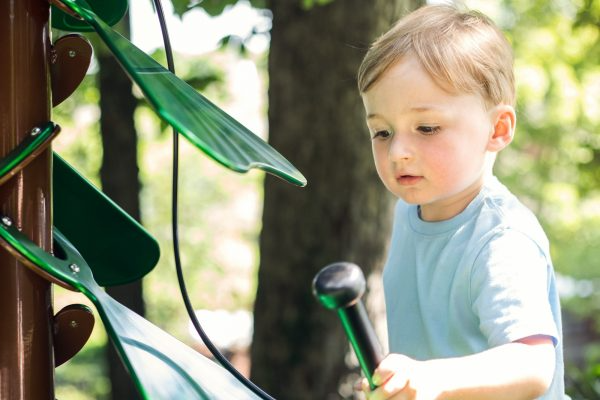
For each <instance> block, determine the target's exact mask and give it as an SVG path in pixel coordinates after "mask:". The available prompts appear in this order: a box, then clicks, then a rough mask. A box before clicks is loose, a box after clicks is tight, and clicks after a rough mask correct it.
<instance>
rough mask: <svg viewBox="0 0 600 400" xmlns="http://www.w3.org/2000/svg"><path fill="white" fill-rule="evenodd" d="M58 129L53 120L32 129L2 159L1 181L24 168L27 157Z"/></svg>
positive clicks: (0, 167)
mask: <svg viewBox="0 0 600 400" xmlns="http://www.w3.org/2000/svg"><path fill="white" fill-rule="evenodd" d="M58 130H59V128H58V126H57V125H55V124H54V123H52V122H48V123H46V124H45V125H43V126H41V127H35V128H34V129H32V130H31V132H30V134H29V136H27V137H26V138H25V140H23V141H22V142H21V143H19V144H18V145H17V146H16V147H15V148H14V149H13V150H11V151H10V152H9V153H8V154H7V155H6V156H5V157H3V158H2V159H1V160H0V182H1V181H4V180H5V179H7V178H8V177H9V176H10V175H12V174H14V173H15V172H16V171H18V170H19V169H20V168H22V167H23V165H24V164H25V163H26V162H27V159H28V158H29V157H30V156H32V155H33V154H34V153H35V152H36V151H38V150H40V149H41V148H42V145H44V144H45V143H46V141H47V140H49V139H50V138H51V137H52V136H53V134H54V133H58Z"/></svg>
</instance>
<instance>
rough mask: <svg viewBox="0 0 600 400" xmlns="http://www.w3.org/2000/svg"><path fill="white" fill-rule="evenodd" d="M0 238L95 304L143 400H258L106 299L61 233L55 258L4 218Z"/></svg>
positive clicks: (221, 371)
mask: <svg viewBox="0 0 600 400" xmlns="http://www.w3.org/2000/svg"><path fill="white" fill-rule="evenodd" d="M0 237H1V239H2V241H3V242H4V243H3V245H8V248H9V250H10V251H11V252H12V253H14V254H15V255H17V256H18V257H20V258H21V259H22V261H23V262H24V263H25V264H26V265H28V266H29V267H31V268H33V269H34V270H36V269H38V268H39V269H41V270H42V271H43V272H44V273H47V274H50V275H52V276H53V277H55V278H56V279H58V280H60V281H62V282H66V283H67V284H69V285H71V286H72V287H73V288H76V289H77V290H79V291H80V292H81V293H83V294H84V295H85V296H87V297H88V298H89V299H90V300H91V301H92V303H94V305H95V306H96V309H97V310H98V313H99V315H100V317H101V319H102V322H103V323H104V326H105V327H106V331H107V332H108V334H109V337H110V339H111V340H112V342H113V344H114V345H115V347H116V349H117V351H118V352H119V353H120V355H121V357H122V359H123V361H124V363H125V365H126V367H127V368H128V369H129V372H130V374H131V376H132V378H133V380H134V382H135V383H136V385H137V387H138V389H139V391H140V393H141V394H142V397H143V398H144V399H152V400H162V399H164V400H172V399H190V400H193V399H227V400H229V399H238V400H244V399H253V400H256V399H258V397H257V396H256V395H255V394H253V393H252V392H250V391H249V390H248V389H247V388H246V387H245V386H243V385H242V384H241V383H240V382H238V381H237V380H236V379H235V378H234V377H233V376H232V375H230V374H229V373H228V372H227V371H226V370H225V369H223V368H222V367H220V366H219V365H217V364H216V363H214V362H212V361H210V360H208V359H207V358H205V357H204V356H202V355H201V354H199V353H198V352H196V351H195V350H193V349H191V348H190V347H188V346H186V345H184V344H183V343H181V342H180V341H178V340H177V339H175V338H174V337H172V336H170V335H169V334H167V333H165V332H164V331H162V330H161V329H159V328H158V327H156V326H154V325H153V324H151V323H150V322H148V321H147V320H145V319H144V318H142V317H140V316H139V315H137V314H136V313H134V312H133V311H131V310H129V309H128V308H126V307H125V306H123V305H122V304H120V303H118V302H117V301H116V300H114V299H113V298H112V297H110V296H109V295H108V294H106V292H105V291H104V290H102V288H101V287H100V286H98V284H97V283H96V281H95V280H94V277H93V275H92V271H91V270H90V267H89V266H88V264H87V263H86V261H85V260H84V259H83V257H82V256H81V255H80V254H79V253H78V252H77V250H76V249H75V248H74V247H73V245H72V244H71V243H69V241H68V240H67V239H66V237H65V236H64V235H63V234H61V233H60V231H58V230H57V229H55V230H54V254H55V255H56V257H54V256H52V255H50V254H48V253H47V252H45V251H44V250H43V249H41V248H40V247H38V246H37V245H36V244H35V243H33V242H32V241H31V240H29V238H27V237H26V236H25V235H23V234H22V233H21V232H20V231H19V230H18V229H17V228H16V227H15V226H14V225H13V224H6V222H5V220H4V219H3V223H2V224H0Z"/></svg>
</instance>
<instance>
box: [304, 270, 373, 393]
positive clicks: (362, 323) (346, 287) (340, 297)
mask: <svg viewBox="0 0 600 400" xmlns="http://www.w3.org/2000/svg"><path fill="white" fill-rule="evenodd" d="M365 288H366V284H365V277H364V275H363V273H362V271H361V269H360V268H359V267H358V266H357V265H355V264H352V263H348V262H339V263H335V264H330V265H328V266H326V267H325V268H323V269H322V270H321V271H320V272H319V273H318V274H317V275H316V276H315V279H314V280H313V293H314V294H315V296H316V297H317V299H318V300H319V302H320V303H321V304H322V305H323V306H324V307H326V308H329V309H332V310H336V311H337V313H338V316H339V317H340V320H341V321H342V326H343V327H344V331H345V332H346V336H347V337H348V340H349V341H350V344H351V345H352V348H353V349H354V353H355V354H356V358H358V362H359V364H360V367H361V369H362V370H363V373H364V374H365V376H366V378H367V380H368V381H369V385H370V386H371V389H375V387H376V386H375V385H374V384H373V371H375V368H377V366H378V365H379V363H380V362H381V360H382V359H383V353H382V350H381V345H380V344H379V340H378V339H377V335H376V334H375V330H374V329H373V325H372V324H371V321H370V320H369V317H368V315H367V312H366V310H365V306H364V304H363V302H362V301H361V297H362V295H363V293H364V292H365Z"/></svg>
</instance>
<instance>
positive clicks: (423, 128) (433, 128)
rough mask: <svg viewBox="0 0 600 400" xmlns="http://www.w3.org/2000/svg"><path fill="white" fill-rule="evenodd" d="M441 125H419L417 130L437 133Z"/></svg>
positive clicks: (431, 133)
mask: <svg viewBox="0 0 600 400" xmlns="http://www.w3.org/2000/svg"><path fill="white" fill-rule="evenodd" d="M440 129H441V128H440V127H439V126H419V127H418V128H417V130H418V131H419V132H421V133H422V134H423V135H435V134H436V133H438V132H439V131H440Z"/></svg>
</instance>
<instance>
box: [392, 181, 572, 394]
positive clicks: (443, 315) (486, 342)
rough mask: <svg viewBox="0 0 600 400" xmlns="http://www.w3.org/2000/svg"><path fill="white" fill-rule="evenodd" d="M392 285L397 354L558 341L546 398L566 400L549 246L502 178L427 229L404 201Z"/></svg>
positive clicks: (456, 352)
mask: <svg viewBox="0 0 600 400" xmlns="http://www.w3.org/2000/svg"><path fill="white" fill-rule="evenodd" d="M383 281H384V291H385V301H386V308H387V323H388V335H389V347H390V351H391V352H393V353H402V354H405V355H407V356H409V357H412V358H415V359H417V360H427V359H434V358H448V357H458V356H464V355H469V354H473V353H478V352H481V351H484V350H486V349H489V348H491V347H496V346H500V345H502V344H506V343H510V342H513V341H515V340H518V339H522V338H525V337H528V336H533V335H547V336H551V337H552V338H553V339H554V343H555V351H556V369H555V373H554V380H553V382H552V385H551V387H550V389H549V390H548V392H547V393H546V394H545V395H544V396H543V397H541V399H552V400H555V399H563V398H566V397H565V395H564V366H563V354H562V324H561V315H560V304H559V299H558V293H557V290H556V283H555V277H554V271H553V267H552V261H551V259H550V252H549V244H548V239H547V238H546V235H545V234H544V231H543V229H542V228H541V226H540V225H539V223H538V221H537V219H536V218H535V216H534V215H533V214H532V213H531V212H530V211H529V210H528V209H527V208H526V207H525V206H523V205H522V204H521V203H520V202H519V201H518V200H517V198H516V197H515V196H514V195H512V194H511V193H510V192H509V191H508V189H506V187H504V186H503V185H502V184H501V183H500V182H499V181H498V180H497V179H496V178H495V177H490V178H488V179H487V182H486V184H485V185H484V187H483V188H482V190H481V192H480V193H479V195H478V196H477V197H476V198H475V199H474V200H473V201H472V202H471V203H470V204H469V206H468V207H467V208H466V209H465V210H464V211H463V212H462V213H460V214H459V215H457V216H455V217H453V218H451V219H449V220H446V221H441V222H426V221H423V220H421V219H420V217H419V214H418V207H417V206H415V205H408V204H406V203H404V202H403V201H401V200H400V201H398V204H397V206H396V210H395V216H394V229H393V233H392V240H391V244H390V252H389V255H388V259H387V262H386V265H385V269H384V273H383ZM567 398H568V397H567Z"/></svg>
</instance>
